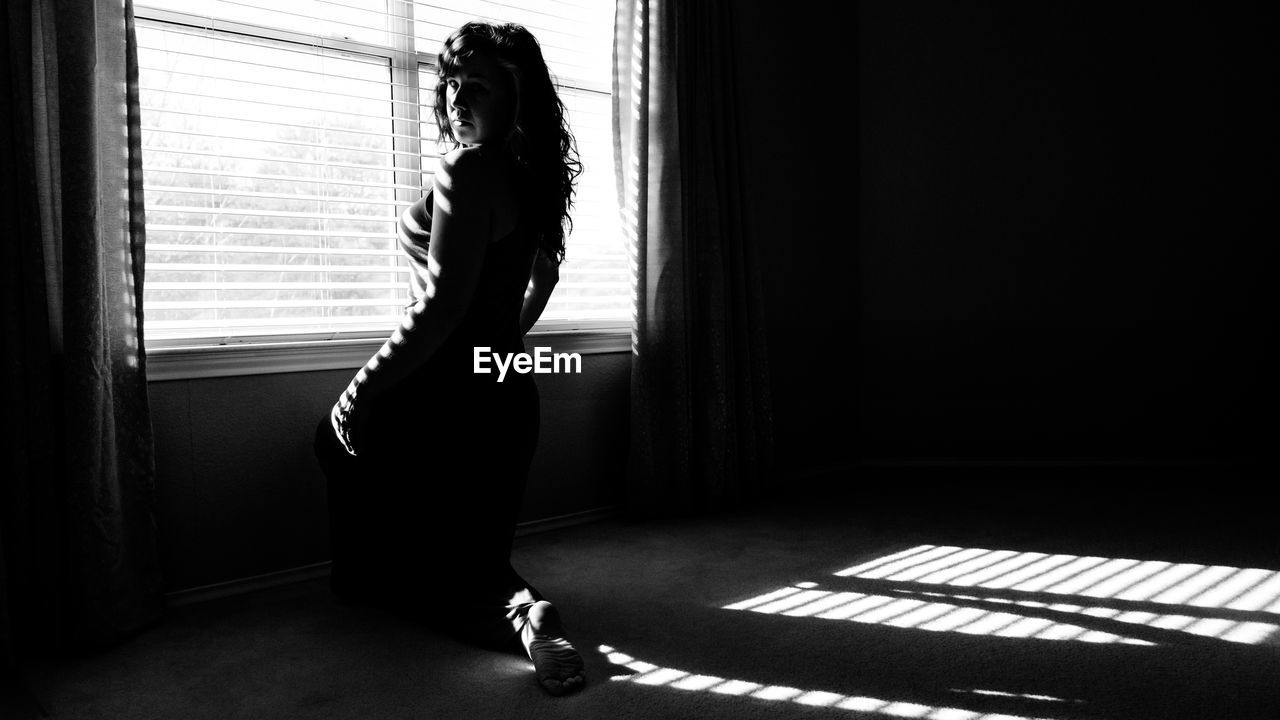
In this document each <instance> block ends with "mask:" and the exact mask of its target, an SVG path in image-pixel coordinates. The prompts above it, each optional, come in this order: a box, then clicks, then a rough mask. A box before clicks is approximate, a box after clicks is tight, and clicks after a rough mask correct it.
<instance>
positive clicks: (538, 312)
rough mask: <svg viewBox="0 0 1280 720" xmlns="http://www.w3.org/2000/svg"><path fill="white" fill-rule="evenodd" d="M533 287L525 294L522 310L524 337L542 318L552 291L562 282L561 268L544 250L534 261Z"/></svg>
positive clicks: (521, 329) (522, 333)
mask: <svg viewBox="0 0 1280 720" xmlns="http://www.w3.org/2000/svg"><path fill="white" fill-rule="evenodd" d="M529 281H530V283H531V286H530V287H529V289H528V290H527V291H525V294H524V305H523V306H522V307H521V308H520V334H521V335H524V334H525V333H527V332H529V330H530V329H531V328H533V325H534V323H536V322H538V318H539V317H541V316H542V311H543V310H544V309H546V307H547V301H548V300H550V299H551V291H552V290H554V289H555V287H556V283H558V282H560V267H559V266H558V265H556V264H555V263H554V262H552V261H551V260H549V259H548V258H547V256H546V255H543V254H542V250H538V256H537V257H536V258H534V260H533V271H532V272H531V273H530V274H529Z"/></svg>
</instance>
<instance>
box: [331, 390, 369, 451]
mask: <svg viewBox="0 0 1280 720" xmlns="http://www.w3.org/2000/svg"><path fill="white" fill-rule="evenodd" d="M367 406H368V403H362V402H359V401H358V400H357V399H356V396H355V393H353V392H352V391H351V388H347V390H346V391H345V392H343V393H342V395H341V396H340V397H339V398H338V402H336V403H334V404H333V410H331V411H330V412H329V423H330V424H331V425H333V432H334V434H335V435H337V436H338V442H340V443H342V448H343V449H344V450H346V451H347V454H348V455H351V456H352V457H356V456H357V455H358V454H359V447H360V441H361V440H362V439H363V436H364V428H365V424H366V421H367V417H368V413H367V412H365V410H366V408H367Z"/></svg>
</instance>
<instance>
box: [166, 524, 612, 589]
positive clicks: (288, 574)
mask: <svg viewBox="0 0 1280 720" xmlns="http://www.w3.org/2000/svg"><path fill="white" fill-rule="evenodd" d="M620 512H621V508H620V507H618V506H616V505H611V506H608V507H601V508H593V509H591V510H584V511H582V512H576V513H569V514H567V515H557V516H555V517H549V518H540V519H537V520H529V521H527V522H522V523H519V524H518V525H516V537H527V536H529V535H536V534H538V533H543V532H549V531H551V530H559V529H561V528H566V527H572V526H574V525H585V524H587V523H591V522H596V521H597V520H604V519H605V518H609V517H613V516H615V515H617V514H618V513H620ZM328 575H329V563H328V562H320V563H315V564H312V565H305V566H303V567H297V568H289V569H288V570H280V571H277V572H270V573H264V574H262V575H254V576H253V577H247V578H237V579H235V580H228V581H226V582H220V583H213V584H211V585H202V586H200V587H194V588H187V589H183V590H175V591H173V592H170V593H165V599H166V601H167V603H168V605H169V607H181V606H183V605H194V604H197V603H202V602H208V601H210V600H218V599H221V598H226V597H232V596H235V595H243V594H245V593H251V592H256V591H258V590H266V589H268V588H273V587H280V586H282V585H291V584H293V583H299V582H306V581H308V580H315V579H318V578H323V577H328Z"/></svg>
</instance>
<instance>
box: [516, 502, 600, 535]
mask: <svg viewBox="0 0 1280 720" xmlns="http://www.w3.org/2000/svg"><path fill="white" fill-rule="evenodd" d="M621 512H622V508H621V506H618V505H609V506H606V507H601V508H593V509H591V510H583V511H582V512H576V513H569V514H568V515H557V516H555V517H549V518H542V519H539V520H529V521H528V522H522V523H519V524H517V525H516V537H518V538H519V537H527V536H529V535H536V534H538V533H543V532H549V531H551V530H559V529H561V528H566V527H573V526H574V525H585V524H587V523H592V522H596V521H597V520H604V519H606V518H610V517H614V516H615V515H618V514H619V513H621Z"/></svg>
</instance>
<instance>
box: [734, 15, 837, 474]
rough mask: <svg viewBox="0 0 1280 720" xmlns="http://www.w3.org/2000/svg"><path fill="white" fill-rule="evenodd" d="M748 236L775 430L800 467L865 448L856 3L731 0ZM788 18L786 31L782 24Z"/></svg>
mask: <svg viewBox="0 0 1280 720" xmlns="http://www.w3.org/2000/svg"><path fill="white" fill-rule="evenodd" d="M732 9H733V12H734V20H735V23H734V34H733V37H734V40H735V41H736V45H737V48H736V49H737V58H738V78H739V79H738V83H737V89H738V94H739V101H740V104H741V106H742V107H743V108H747V109H748V112H745V113H743V114H742V116H741V117H740V119H739V131H740V133H741V137H742V140H743V148H744V150H743V155H744V160H743V167H744V177H743V186H744V190H745V192H746V194H747V203H746V205H747V208H746V209H747V216H748V219H749V222H748V223H747V231H748V233H749V234H748V236H747V238H746V241H747V242H749V243H752V244H753V245H754V246H755V247H756V248H757V249H758V251H759V253H760V260H761V265H762V273H763V277H762V283H761V284H762V286H761V288H760V291H761V292H762V293H763V296H764V299H765V311H766V315H767V317H766V322H767V336H768V342H769V346H770V355H769V362H770V374H771V376H772V379H773V382H772V388H773V402H774V433H775V441H776V445H777V453H778V459H779V464H780V468H781V470H782V472H783V473H784V474H785V475H786V476H788V477H789V478H791V479H792V482H793V483H794V482H795V481H796V480H798V479H802V478H804V477H806V476H810V475H813V474H815V473H819V472H822V471H824V470H828V469H831V468H836V467H841V466H847V465H848V464H849V463H850V462H851V461H852V460H853V459H854V457H855V456H856V454H857V452H858V440H857V437H856V434H855V423H856V420H857V411H856V407H857V404H858V400H857V397H856V395H855V391H856V386H857V382H856V377H857V372H858V370H857V364H858V360H859V356H858V352H857V345H856V343H857V339H858V337H857V304H856V301H857V290H856V285H855V282H854V280H855V278H856V276H857V272H858V245H857V206H858V202H857V183H856V178H857V175H856V172H857V167H858V164H857V162H858V161H857V156H856V149H857V144H856V142H855V139H856V129H857V119H858V117H857V107H856V104H855V100H856V94H855V92H854V87H853V84H852V80H853V76H852V69H853V67H854V63H853V57H852V56H851V55H850V50H851V49H852V46H851V44H850V43H847V42H838V41H836V42H832V40H839V37H840V35H837V34H833V33H843V34H844V36H845V37H849V38H851V37H852V34H853V31H854V21H853V17H852V12H853V9H854V7H853V6H852V5H842V4H839V3H820V2H815V1H812V0H800V1H798V2H789V3H787V18H790V20H780V18H779V16H778V8H777V6H775V5H772V4H769V3H735V4H734V5H733V8H732ZM780 30H782V32H780Z"/></svg>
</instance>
